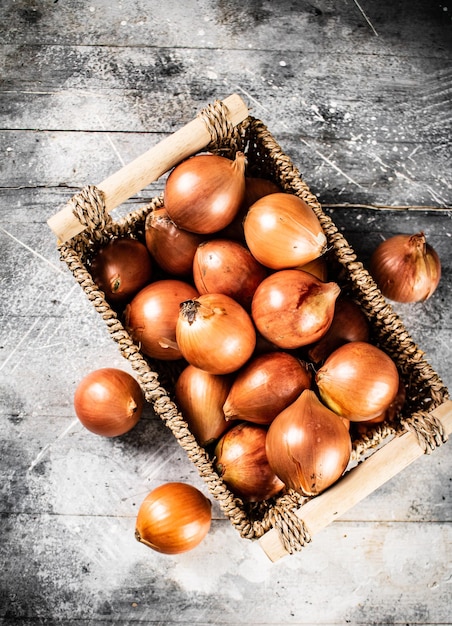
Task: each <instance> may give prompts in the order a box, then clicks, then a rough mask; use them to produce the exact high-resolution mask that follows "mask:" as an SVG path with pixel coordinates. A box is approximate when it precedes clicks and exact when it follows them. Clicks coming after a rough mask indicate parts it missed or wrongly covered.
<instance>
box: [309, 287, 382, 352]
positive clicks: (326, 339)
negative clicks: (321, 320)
mask: <svg viewBox="0 0 452 626" xmlns="http://www.w3.org/2000/svg"><path fill="white" fill-rule="evenodd" d="M369 337H370V326H369V321H368V319H367V317H366V316H365V314H364V313H363V311H362V309H361V308H360V307H359V305H358V304H356V302H354V300H351V299H350V298H348V297H347V296H340V297H339V298H338V299H337V300H336V305H335V308H334V315H333V321H332V322H331V326H330V327H329V329H328V330H327V331H326V333H325V334H324V335H323V337H322V338H321V339H320V340H319V341H318V342H317V343H316V344H315V345H313V346H311V347H310V348H309V350H308V357H309V359H310V360H311V361H312V362H313V363H321V362H323V361H324V360H325V359H326V358H327V357H328V356H329V355H330V354H331V353H332V352H334V350H336V349H337V348H339V347H340V346H342V345H343V344H344V343H348V342H350V341H367V342H368V341H369Z"/></svg>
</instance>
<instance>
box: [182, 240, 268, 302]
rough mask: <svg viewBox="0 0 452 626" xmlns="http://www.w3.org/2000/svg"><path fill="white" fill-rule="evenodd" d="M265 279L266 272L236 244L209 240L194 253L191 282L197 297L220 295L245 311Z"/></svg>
mask: <svg viewBox="0 0 452 626" xmlns="http://www.w3.org/2000/svg"><path fill="white" fill-rule="evenodd" d="M266 276H267V269H266V268H264V267H263V266H262V265H261V264H260V263H258V261H256V259H255V258H254V257H253V255H252V254H251V252H250V251H249V250H247V249H246V248H245V247H244V246H243V245H242V244H240V243H239V242H238V241H232V240H229V239H213V240H211V241H206V242H205V243H202V244H200V245H199V246H198V249H197V250H196V253H195V257H194V261H193V280H194V283H195V287H196V289H197V290H198V292H199V293H200V294H205V293H224V294H226V295H227V296H229V297H231V298H233V299H234V300H236V301H237V302H238V303H239V304H241V305H242V306H243V307H244V308H245V309H246V310H249V309H250V308H251V301H252V299H253V296H254V292H255V291H256V289H257V287H258V285H259V284H260V283H261V282H262V281H263V280H264V278H265V277H266Z"/></svg>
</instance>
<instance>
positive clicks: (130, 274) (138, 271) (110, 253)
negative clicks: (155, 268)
mask: <svg viewBox="0 0 452 626" xmlns="http://www.w3.org/2000/svg"><path fill="white" fill-rule="evenodd" d="M90 270H91V275H92V277H93V279H94V282H95V283H96V284H97V285H98V286H99V288H100V289H101V290H102V291H103V292H104V293H105V297H106V298H107V300H108V301H110V302H112V303H113V304H115V303H118V304H124V303H125V302H127V301H128V300H130V299H131V298H132V297H133V296H134V295H135V294H136V293H138V291H139V290H140V289H141V288H142V287H144V286H145V285H147V284H148V283H149V282H150V280H151V276H152V261H151V257H150V256H149V252H148V251H147V249H146V246H145V245H144V244H143V243H141V242H140V241H137V240H136V239H126V238H122V239H112V240H111V241H110V242H109V243H108V244H107V245H106V246H104V247H103V248H101V249H100V250H99V252H98V253H97V254H96V256H95V257H94V258H93V260H92V263H91V268H90Z"/></svg>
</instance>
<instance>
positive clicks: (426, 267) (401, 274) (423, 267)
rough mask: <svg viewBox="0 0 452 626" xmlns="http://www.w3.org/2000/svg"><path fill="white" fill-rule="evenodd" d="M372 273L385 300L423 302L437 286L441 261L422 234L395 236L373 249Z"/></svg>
mask: <svg viewBox="0 0 452 626" xmlns="http://www.w3.org/2000/svg"><path fill="white" fill-rule="evenodd" d="M370 273H371V275H372V277H373V278H374V280H375V282H376V283H377V285H378V286H379V288H380V290H381V292H382V294H383V295H384V296H385V297H386V298H389V299H390V300H393V301H394V302H423V301H424V300H427V299H428V298H430V296H431V295H432V294H433V293H434V292H435V290H436V288H437V286H438V283H439V281H440V279H441V262H440V259H439V256H438V254H437V253H436V251H435V250H434V249H433V248H432V246H431V245H430V244H428V243H427V241H426V239H425V235H424V233H423V232H420V233H417V234H415V235H395V236H394V237H390V238H389V239H386V240H385V241H383V242H382V243H381V244H380V245H379V246H378V247H377V248H376V249H375V250H374V252H373V254H372V257H371V260H370Z"/></svg>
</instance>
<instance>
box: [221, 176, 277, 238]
mask: <svg viewBox="0 0 452 626" xmlns="http://www.w3.org/2000/svg"><path fill="white" fill-rule="evenodd" d="M280 191H281V188H280V187H278V185H276V184H275V183H273V182H272V181H270V180H267V179H266V178H254V177H250V176H246V177H245V196H244V198H243V202H242V204H241V205H240V209H239V211H238V213H237V215H236V216H235V218H234V219H233V220H232V222H231V223H230V224H229V225H228V226H226V228H225V229H224V230H222V231H221V236H222V237H225V238H227V239H234V240H237V241H242V242H243V241H245V233H244V232H243V220H244V219H245V216H246V214H247V212H248V209H249V208H250V206H251V205H252V204H254V203H255V202H256V200H259V199H260V198H263V197H264V196H268V195H269V194H271V193H279V192H280Z"/></svg>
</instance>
